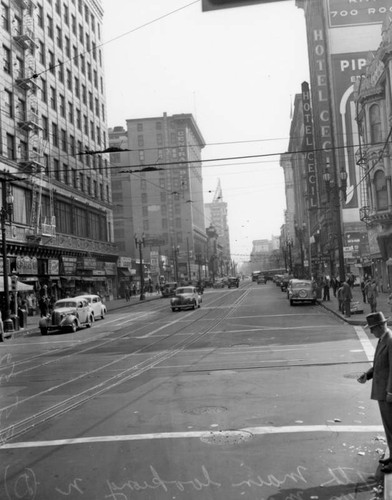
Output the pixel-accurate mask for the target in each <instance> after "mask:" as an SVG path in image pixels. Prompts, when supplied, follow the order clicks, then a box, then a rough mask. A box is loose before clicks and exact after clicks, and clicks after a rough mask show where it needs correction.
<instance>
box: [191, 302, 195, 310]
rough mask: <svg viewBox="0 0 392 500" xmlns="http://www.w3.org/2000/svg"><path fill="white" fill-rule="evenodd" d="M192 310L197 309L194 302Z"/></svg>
mask: <svg viewBox="0 0 392 500" xmlns="http://www.w3.org/2000/svg"><path fill="white" fill-rule="evenodd" d="M192 309H193V310H195V309H196V302H194V303H193V304H192Z"/></svg>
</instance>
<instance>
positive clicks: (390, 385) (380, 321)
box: [358, 312, 392, 474]
mask: <svg viewBox="0 0 392 500" xmlns="http://www.w3.org/2000/svg"><path fill="white" fill-rule="evenodd" d="M388 319H389V318H385V317H384V314H383V313H382V312H375V313H371V314H368V315H367V316H366V321H367V327H369V328H370V332H371V333H372V334H373V335H374V336H375V337H376V338H378V339H379V340H378V344H377V347H376V352H375V353H374V361H373V366H372V367H371V368H369V370H368V371H366V372H365V373H363V374H362V375H361V376H360V377H359V378H358V382H359V383H361V384H364V383H365V382H366V381H367V380H372V390H371V395H370V398H371V399H374V400H376V401H378V406H379V409H380V414H381V420H382V424H383V427H384V431H385V436H386V439H387V444H388V448H389V453H388V458H382V459H381V460H379V462H380V463H381V464H382V467H381V471H382V472H384V473H385V474H390V473H392V332H391V330H390V329H389V328H388V326H387V321H388Z"/></svg>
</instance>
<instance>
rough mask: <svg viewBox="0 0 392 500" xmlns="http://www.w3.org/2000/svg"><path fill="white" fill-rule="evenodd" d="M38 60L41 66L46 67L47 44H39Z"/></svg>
mask: <svg viewBox="0 0 392 500" xmlns="http://www.w3.org/2000/svg"><path fill="white" fill-rule="evenodd" d="M38 60H39V62H40V63H41V64H43V65H46V57H45V44H44V42H41V41H40V42H39V45H38Z"/></svg>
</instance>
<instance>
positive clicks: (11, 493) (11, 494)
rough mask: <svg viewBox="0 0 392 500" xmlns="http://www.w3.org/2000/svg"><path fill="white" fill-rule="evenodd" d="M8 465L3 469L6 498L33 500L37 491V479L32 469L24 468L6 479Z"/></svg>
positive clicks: (10, 499) (9, 499) (11, 499)
mask: <svg viewBox="0 0 392 500" xmlns="http://www.w3.org/2000/svg"><path fill="white" fill-rule="evenodd" d="M8 471H9V466H7V467H6V468H5V471H4V485H5V493H6V495H7V498H8V500H15V499H17V498H21V499H23V500H35V498H37V492H38V484H39V483H38V481H37V478H36V477H35V474H34V471H33V469H29V468H25V469H24V470H23V471H22V472H19V473H18V474H17V475H16V477H15V479H13V480H12V481H10V480H9V479H8Z"/></svg>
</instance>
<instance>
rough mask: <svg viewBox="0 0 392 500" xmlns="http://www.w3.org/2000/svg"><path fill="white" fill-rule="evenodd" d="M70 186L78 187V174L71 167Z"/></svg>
mask: <svg viewBox="0 0 392 500" xmlns="http://www.w3.org/2000/svg"><path fill="white" fill-rule="evenodd" d="M72 186H73V187H74V188H75V189H77V188H78V175H77V172H76V169H75V168H73V169H72Z"/></svg>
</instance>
